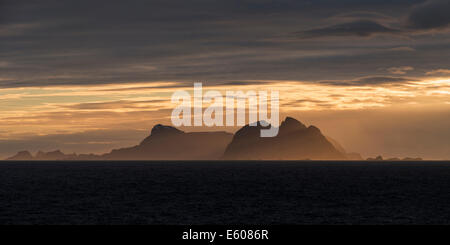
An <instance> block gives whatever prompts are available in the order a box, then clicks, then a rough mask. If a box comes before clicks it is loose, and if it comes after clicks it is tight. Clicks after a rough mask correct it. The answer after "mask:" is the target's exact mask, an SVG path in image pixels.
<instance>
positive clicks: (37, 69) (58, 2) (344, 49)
mask: <svg viewBox="0 0 450 245" xmlns="http://www.w3.org/2000/svg"><path fill="white" fill-rule="evenodd" d="M449 13H450V0H365V1H361V0H340V1H337V0H334V1H332V0H314V1H313V0H295V1H294V0H277V1H275V0H239V1H238V0H221V1H219V0H189V1H186V0H147V1H144V0H129V1H115V0H108V1H106V0H97V1H92V0H91V1H85V0H77V1H75V0H72V1H68V0H41V1H22V0H0V112H1V114H0V157H5V156H8V155H10V154H13V153H15V152H17V151H19V150H24V149H28V150H31V151H37V150H39V149H42V150H54V149H61V150H63V151H65V152H73V151H76V152H83V153H85V152H107V151H108V150H110V149H111V148H115V147H120V146H129V145H133V144H136V143H138V142H139V141H140V140H141V139H142V138H144V137H145V136H146V135H147V134H148V132H149V130H150V129H151V127H152V126H153V125H154V124H155V123H159V122H162V123H169V122H170V119H169V117H170V113H171V109H172V108H173V107H174V106H175V105H173V104H171V103H170V96H171V94H172V93H173V92H174V91H176V90H177V89H186V90H188V89H191V86H192V83H193V82H196V81H201V82H203V84H204V86H205V89H208V87H209V86H210V87H211V88H214V89H220V90H223V91H225V90H232V89H233V90H240V89H243V90H245V89H257V90H267V89H276V90H279V91H280V95H281V97H282V101H281V110H282V113H283V115H293V116H295V117H296V118H298V119H300V120H301V121H304V122H305V123H307V124H314V125H316V126H318V127H319V128H321V129H322V131H323V132H324V133H325V134H327V135H328V136H330V137H332V138H334V139H336V140H338V141H339V142H341V144H342V145H343V146H344V147H345V148H346V149H347V150H348V151H357V152H360V153H361V154H362V155H363V156H365V157H368V156H373V155H378V154H382V155H385V156H400V157H403V156H421V157H424V158H430V159H450V140H449V139H450V128H449V127H448V125H450V42H449V41H450V15H449ZM186 130H189V129H186ZM192 130H198V129H192ZM208 130H211V129H208ZM222 130H228V131H233V130H235V128H223V129H222Z"/></svg>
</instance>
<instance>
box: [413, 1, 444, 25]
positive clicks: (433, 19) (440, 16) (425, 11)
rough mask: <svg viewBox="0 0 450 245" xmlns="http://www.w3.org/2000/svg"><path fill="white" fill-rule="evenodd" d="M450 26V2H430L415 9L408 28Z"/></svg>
mask: <svg viewBox="0 0 450 245" xmlns="http://www.w3.org/2000/svg"><path fill="white" fill-rule="evenodd" d="M449 25H450V1H449V0H429V1H426V2H424V3H422V4H419V5H417V6H415V7H414V8H413V10H412V11H411V14H410V15H409V16H408V26H409V27H411V28H414V29H434V28H445V27H448V26H449Z"/></svg>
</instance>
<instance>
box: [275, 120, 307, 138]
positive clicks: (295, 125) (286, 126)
mask: <svg viewBox="0 0 450 245" xmlns="http://www.w3.org/2000/svg"><path fill="white" fill-rule="evenodd" d="M304 129H306V126H305V125H304V124H303V123H301V122H300V121H298V120H297V119H295V118H292V117H286V119H284V121H283V122H282V123H281V125H280V133H282V134H285V133H291V132H293V131H299V130H304Z"/></svg>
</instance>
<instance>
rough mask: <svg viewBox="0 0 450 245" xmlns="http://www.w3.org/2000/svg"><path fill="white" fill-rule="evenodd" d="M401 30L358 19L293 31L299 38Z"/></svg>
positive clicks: (372, 33)
mask: <svg viewBox="0 0 450 245" xmlns="http://www.w3.org/2000/svg"><path fill="white" fill-rule="evenodd" d="M400 33H401V31H400V30H397V29H393V28H389V27H386V26H384V25H382V24H379V23H377V22H375V21H370V20H358V21H353V22H347V23H343V24H338V25H332V26H328V27H324V28H318V29H312V30H307V31H301V32H297V33H295V34H296V35H297V36H298V37H299V38H316V37H330V36H360V37H368V36H371V35H376V34H400Z"/></svg>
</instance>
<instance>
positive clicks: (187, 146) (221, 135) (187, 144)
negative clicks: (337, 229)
mask: <svg viewBox="0 0 450 245" xmlns="http://www.w3.org/2000/svg"><path fill="white" fill-rule="evenodd" d="M232 137H233V134H230V133H226V132H191V133H186V132H183V131H181V130H179V129H176V128H174V127H171V126H164V125H161V124H158V125H156V126H154V127H153V129H152V131H151V134H150V136H148V137H147V138H145V139H144V140H143V141H142V142H141V143H140V144H139V145H137V146H134V147H130V148H123V149H118V150H113V151H112V152H111V153H108V154H105V155H103V156H102V158H103V159H105V160H214V159H218V158H220V157H221V156H222V154H223V150H224V149H225V147H226V146H227V145H228V143H230V141H231V138H232Z"/></svg>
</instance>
